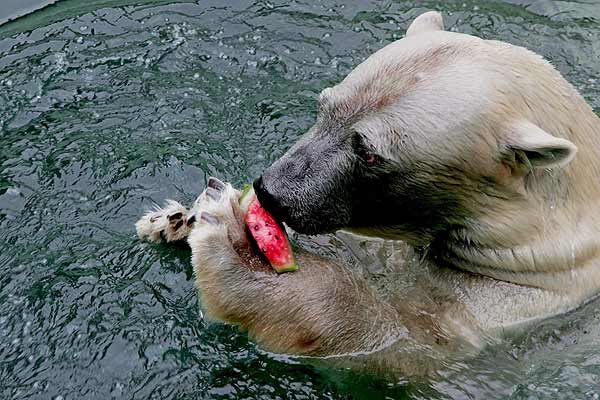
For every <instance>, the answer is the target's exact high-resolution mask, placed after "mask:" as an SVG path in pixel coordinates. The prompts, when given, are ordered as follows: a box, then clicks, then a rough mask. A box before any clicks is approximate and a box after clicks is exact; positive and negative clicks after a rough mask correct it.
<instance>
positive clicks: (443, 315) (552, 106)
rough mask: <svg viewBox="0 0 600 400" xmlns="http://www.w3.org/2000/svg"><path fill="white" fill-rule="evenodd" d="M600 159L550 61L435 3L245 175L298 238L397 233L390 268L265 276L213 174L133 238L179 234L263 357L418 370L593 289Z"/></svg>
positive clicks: (596, 286) (309, 263)
mask: <svg viewBox="0 0 600 400" xmlns="http://www.w3.org/2000/svg"><path fill="white" fill-rule="evenodd" d="M599 153H600V121H599V119H598V117H597V116H596V115H595V114H594V112H593V110H592V109H591V107H590V106H589V105H588V104H586V102H585V101H584V100H583V98H582V97H581V96H580V95H579V94H578V93H577V91H576V90H575V89H574V88H573V87H572V86H571V85H570V84H569V83H568V82H566V81H565V79H563V78H562V77H561V75H560V74H559V73H558V72H557V71H556V70H555V69H554V68H553V67H552V66H551V65H550V64H549V63H548V62H546V61H544V60H543V59H542V58H541V57H540V56H538V55H536V54H534V53H532V52H531V51H528V50H526V49H524V48H521V47H517V46H513V45H510V44H507V43H502V42H498V41H492V40H482V39H480V38H477V37H473V36H470V35H465V34H459V33H452V32H446V31H444V30H443V22H442V17H441V15H440V14H439V13H437V12H429V13H425V14H423V15H421V16H420V17H418V18H417V19H416V20H415V21H414V22H413V23H412V25H411V26H410V27H409V29H408V31H407V35H406V37H405V38H403V39H401V40H398V41H396V42H394V43H391V44H389V45H387V46H386V47H384V48H382V49H381V50H379V51H377V52H376V53H375V54H373V55H372V56H371V57H369V58H368V59H367V60H365V61H364V62H363V63H361V64H360V65H359V66H357V67H356V69H354V70H353V71H352V72H351V73H350V74H349V75H348V76H347V77H346V78H345V79H344V80H343V81H342V82H341V83H339V84H338V85H336V86H334V87H331V88H327V89H325V90H323V92H322V93H321V95H320V99H319V114H318V118H317V121H316V123H315V125H314V127H313V128H312V129H310V130H309V132H308V133H307V134H306V135H305V136H304V137H303V138H302V139H301V140H300V141H299V142H298V143H296V144H295V145H294V146H293V147H292V148H291V149H289V151H288V152H287V153H286V154H285V155H284V156H283V157H281V158H280V159H279V160H277V161H276V162H275V163H274V164H273V165H272V166H270V167H269V168H268V169H267V170H265V171H264V173H263V175H262V176H261V177H260V178H258V179H257V180H256V181H255V183H254V187H255V191H256V194H257V196H258V198H259V200H260V201H261V203H262V204H263V205H264V206H265V207H266V208H267V209H269V210H270V211H272V213H273V214H274V215H275V216H276V217H278V218H279V219H281V220H282V221H285V223H286V224H287V225H288V226H289V227H291V228H292V229H294V230H296V231H297V232H299V233H304V234H318V233H327V232H333V231H336V230H340V229H343V230H347V231H350V232H354V233H356V234H360V235H367V236H375V237H380V238H385V239H389V240H398V241H402V242H403V243H406V245H407V246H408V247H409V248H410V256H408V257H405V261H404V262H399V263H398V266H397V268H396V269H393V270H391V271H389V274H387V275H386V277H385V279H383V278H382V279H378V280H377V282H374V281H373V279H368V278H367V277H366V276H365V274H362V273H361V272H360V271H357V270H355V269H351V268H347V267H345V266H344V265H341V263H339V262H337V261H335V260H330V259H326V258H322V257H319V256H316V255H314V254H311V253H310V252H305V251H302V250H299V251H298V253H297V258H298V263H299V265H300V269H299V271H298V272H295V273H290V274H282V275H277V274H275V273H273V272H272V271H271V270H270V269H269V268H268V266H266V265H265V262H264V261H263V260H262V259H261V258H259V257H258V256H257V255H256V254H255V252H254V251H253V250H252V248H251V246H250V245H249V244H248V240H247V237H246V234H245V230H244V224H243V213H242V211H241V210H240V209H239V207H238V203H237V202H238V197H239V195H240V192H239V191H238V190H236V189H234V188H233V187H232V186H231V185H229V184H225V183H223V182H221V181H219V180H217V179H214V178H211V179H210V180H209V182H208V187H207V189H206V190H205V191H204V192H203V193H202V194H201V195H200V197H199V198H198V199H197V200H196V202H195V203H194V205H193V207H191V209H187V208H185V207H183V206H182V205H180V204H179V203H177V202H174V201H169V202H168V203H167V205H166V206H165V208H164V209H157V210H154V211H152V212H149V213H148V214H146V215H144V216H143V217H142V218H141V219H140V220H139V221H138V223H137V231H138V234H139V236H140V237H142V238H148V239H150V240H152V241H167V242H171V241H176V240H182V239H186V238H187V241H188V243H189V245H190V247H191V250H192V263H193V265H194V269H195V274H196V280H197V287H198V291H199V296H200V299H201V303H202V306H203V308H204V309H205V311H206V315H207V316H209V317H211V318H213V319H216V320H220V321H225V322H228V323H231V324H234V325H237V326H239V327H240V328H241V329H243V330H246V331H248V332H249V334H250V335H251V336H252V337H253V338H254V339H255V340H256V341H257V342H258V343H259V345H261V346H263V347H264V348H266V349H268V350H271V351H275V352H284V353H290V354H298V355H307V356H318V357H322V356H329V358H333V359H336V360H339V361H340V362H342V361H341V360H344V361H343V362H345V363H348V364H350V365H353V366H356V367H357V368H363V369H368V370H371V371H385V372H386V373H388V374H405V375H412V374H417V373H425V372H427V371H428V370H430V369H431V368H433V366H435V364H436V361H439V360H444V359H446V360H447V359H448V357H453V356H463V355H464V354H466V353H469V352H470V351H471V350H473V351H477V349H481V347H482V346H485V345H487V344H489V343H490V342H494V341H495V340H498V339H499V338H502V337H503V336H504V335H505V334H506V333H507V332H511V331H513V330H514V329H523V327H527V326H528V324H529V323H530V322H531V321H536V320H539V319H542V318H547V317H550V316H553V315H557V314H560V313H564V312H566V311H568V310H571V309H573V308H576V307H578V306H579V305H581V304H582V303H583V302H585V301H586V300H588V299H590V298H592V297H593V296H595V295H596V294H598V292H600V254H599V252H598V251H599V250H600V232H599V231H600V212H599V210H598V209H599V208H600V202H599V199H600V154H599ZM399 243H400V242H399ZM399 246H400V245H399ZM398 248H400V247H398Z"/></svg>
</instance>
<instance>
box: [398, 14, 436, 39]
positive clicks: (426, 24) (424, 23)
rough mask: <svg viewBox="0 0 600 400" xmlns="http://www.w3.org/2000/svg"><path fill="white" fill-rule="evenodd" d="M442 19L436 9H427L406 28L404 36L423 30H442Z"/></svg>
mask: <svg viewBox="0 0 600 400" xmlns="http://www.w3.org/2000/svg"><path fill="white" fill-rule="evenodd" d="M443 30H444V19H443V18H442V14H440V13H439V12H437V11H429V12H426V13H425V14H421V15H419V16H418V17H417V18H416V19H415V20H414V21H413V23H412V24H410V26H409V27H408V29H407V30H406V36H412V35H416V34H419V33H423V32H433V31H443Z"/></svg>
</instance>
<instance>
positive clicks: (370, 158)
mask: <svg viewBox="0 0 600 400" xmlns="http://www.w3.org/2000/svg"><path fill="white" fill-rule="evenodd" d="M354 148H355V151H356V154H358V156H359V157H360V159H361V160H363V161H364V163H365V164H367V166H368V167H375V166H377V165H378V164H379V163H380V162H381V157H380V156H379V155H378V154H377V153H375V152H373V150H371V148H369V147H368V146H367V145H365V142H364V139H363V138H362V137H361V136H360V135H356V136H355V137H354Z"/></svg>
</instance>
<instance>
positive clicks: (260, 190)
mask: <svg viewBox="0 0 600 400" xmlns="http://www.w3.org/2000/svg"><path fill="white" fill-rule="evenodd" d="M253 186H254V193H256V197H258V201H260V204H261V205H262V206H263V207H264V208H265V209H267V210H268V211H269V212H270V213H271V214H274V215H279V214H280V212H281V204H279V201H278V200H277V199H276V198H275V196H274V195H273V194H272V193H270V192H269V191H268V190H267V188H266V187H265V183H264V181H263V177H262V176H260V177H259V178H258V179H257V180H255V181H254V183H253Z"/></svg>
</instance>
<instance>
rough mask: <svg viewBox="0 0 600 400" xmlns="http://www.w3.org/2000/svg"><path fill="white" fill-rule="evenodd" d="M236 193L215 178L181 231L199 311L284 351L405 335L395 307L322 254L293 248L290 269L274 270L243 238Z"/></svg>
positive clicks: (367, 346)
mask: <svg viewBox="0 0 600 400" xmlns="http://www.w3.org/2000/svg"><path fill="white" fill-rule="evenodd" d="M207 190H208V189H207ZM239 195H240V193H239V192H238V191H237V190H235V189H233V188H232V187H231V186H230V185H223V188H222V190H220V191H219V196H218V197H216V196H204V197H203V198H202V200H201V201H200V202H199V203H198V210H199V211H198V215H199V218H198V220H197V222H196V225H195V226H194V229H193V230H192V232H191V234H190V236H189V238H188V242H189V244H190V247H191V249H192V263H193V265H194V270H195V273H196V283H197V287H198V290H199V296H200V301H201V303H202V306H203V308H204V311H205V314H206V315H207V317H209V318H211V319H216V320H220V321H224V322H228V323H231V324H234V325H237V326H239V327H240V328H242V329H244V330H247V331H248V332H249V334H250V336H251V337H253V338H254V339H255V340H256V341H257V342H258V343H259V344H260V345H261V346H263V347H264V348H266V349H268V350H272V351H276V352H283V353H291V354H303V355H313V356H325V355H332V354H343V353H350V352H362V351H372V350H375V349H377V348H381V347H385V346H387V345H389V344H391V343H393V342H395V341H397V340H399V339H400V338H406V335H407V330H406V328H404V327H403V325H402V318H401V316H400V315H398V313H397V311H396V310H395V309H394V308H393V307H391V306H390V305H389V304H387V303H386V302H385V301H383V300H382V299H380V298H378V296H377V295H376V294H375V293H374V292H373V291H372V290H371V288H370V287H369V285H368V284H367V282H366V281H365V280H363V279H360V278H359V277H357V276H355V275H354V274H353V273H352V272H350V271H349V270H348V269H346V268H343V267H342V266H340V265H338V264H336V263H334V262H332V261H330V260H327V259H324V258H321V257H317V256H314V255H312V254H309V253H304V252H297V254H296V256H297V261H298V264H299V270H298V271H296V272H293V273H285V274H281V275H278V274H277V273H275V272H274V271H273V270H272V269H271V267H270V266H269V265H268V264H267V263H266V262H265V261H263V260H262V259H261V258H260V257H259V256H258V253H257V252H256V251H255V250H254V249H253V248H252V246H251V245H250V243H249V241H248V240H247V237H246V231H245V224H244V215H243V212H242V211H241V210H240V208H239V207H238V198H239Z"/></svg>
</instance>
